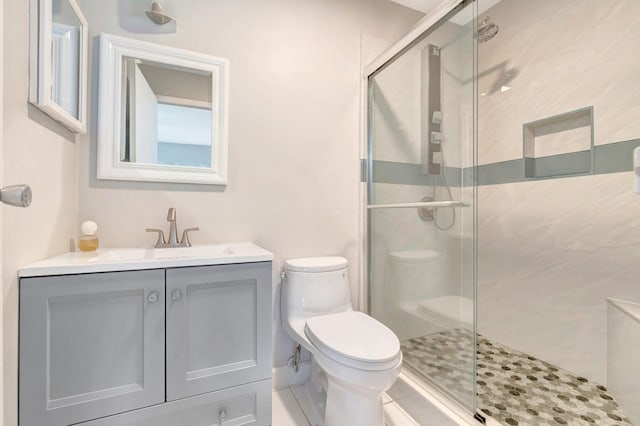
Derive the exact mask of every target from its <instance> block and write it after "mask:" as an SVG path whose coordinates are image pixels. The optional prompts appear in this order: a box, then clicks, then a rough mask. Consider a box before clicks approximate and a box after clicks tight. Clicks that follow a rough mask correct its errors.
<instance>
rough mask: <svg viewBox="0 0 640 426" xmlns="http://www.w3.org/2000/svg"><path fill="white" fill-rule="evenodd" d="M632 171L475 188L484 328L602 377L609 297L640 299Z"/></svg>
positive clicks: (639, 224)
mask: <svg viewBox="0 0 640 426" xmlns="http://www.w3.org/2000/svg"><path fill="white" fill-rule="evenodd" d="M632 180H633V173H632V172H625V173H615V174H607V175H595V176H583V177H575V178H565V179H551V180H542V181H530V182H522V183H515V184H505V185H490V186H480V187H479V188H478V198H479V201H478V203H479V217H478V239H479V244H478V250H479V252H478V330H479V332H480V333H481V334H483V335H485V336H486V337H488V338H490V339H493V340H496V341H498V342H500V343H503V344H505V345H507V346H511V347H513V348H515V349H518V350H521V351H524V352H526V353H529V354H531V355H534V356H536V357H539V358H541V359H543V360H545V361H548V362H551V363H554V364H556V365H558V366H560V367H563V368H565V369H568V370H570V371H573V372H575V373H577V374H579V375H583V376H585V377H588V378H591V379H594V380H596V381H598V382H600V383H602V384H605V383H606V364H607V360H606V345H607V343H606V298H607V297H615V298H619V299H624V300H629V301H635V302H640V288H638V285H637V282H638V276H640V264H639V263H638V256H639V255H640V221H639V220H638V218H639V217H640V197H639V196H638V195H636V194H634V193H633V190H632V189H633V185H632V182H633V181H632Z"/></svg>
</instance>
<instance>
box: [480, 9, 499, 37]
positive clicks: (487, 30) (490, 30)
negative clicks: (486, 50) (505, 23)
mask: <svg viewBox="0 0 640 426" xmlns="http://www.w3.org/2000/svg"><path fill="white" fill-rule="evenodd" d="M489 19H490V18H489V17H488V16H487V17H486V18H484V19H483V20H482V22H480V26H479V27H478V31H477V32H476V40H478V43H484V42H485V41H489V40H491V39H492V38H494V37H495V36H496V34H498V30H499V29H500V28H499V27H498V26H497V25H496V24H492V23H491V22H489Z"/></svg>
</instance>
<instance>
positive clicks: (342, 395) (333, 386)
mask: <svg viewBox="0 0 640 426" xmlns="http://www.w3.org/2000/svg"><path fill="white" fill-rule="evenodd" d="M345 425H349V426H384V414H383V409H382V392H379V391H373V390H367V391H363V389H361V388H359V389H355V388H353V387H351V386H349V385H348V384H345V383H344V382H340V381H337V380H333V379H332V378H329V388H328V389H327V405H326V410H325V418H324V426H345Z"/></svg>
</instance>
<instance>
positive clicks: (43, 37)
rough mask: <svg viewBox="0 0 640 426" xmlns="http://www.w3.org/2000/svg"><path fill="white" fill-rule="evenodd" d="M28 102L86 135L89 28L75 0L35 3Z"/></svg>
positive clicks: (71, 128)
mask: <svg viewBox="0 0 640 426" xmlns="http://www.w3.org/2000/svg"><path fill="white" fill-rule="evenodd" d="M31 32H32V37H31V40H32V41H31V60H30V64H31V65H30V67H31V72H30V75H31V77H30V90H29V98H30V99H29V100H30V101H31V102H32V103H33V104H34V105H36V106H37V107H38V108H40V109H42V110H43V111H44V112H46V113H47V114H49V115H50V116H51V117H52V118H53V119H55V120H57V121H59V122H60V123H61V124H63V125H64V126H65V127H67V128H68V129H69V130H71V131H73V132H76V133H86V128H87V126H86V104H87V89H86V87H87V83H86V82H87V46H88V45H87V40H88V36H87V34H88V26H87V21H86V20H85V18H84V16H83V15H82V12H81V11H80V8H79V6H78V4H77V3H76V2H75V0H32V2H31Z"/></svg>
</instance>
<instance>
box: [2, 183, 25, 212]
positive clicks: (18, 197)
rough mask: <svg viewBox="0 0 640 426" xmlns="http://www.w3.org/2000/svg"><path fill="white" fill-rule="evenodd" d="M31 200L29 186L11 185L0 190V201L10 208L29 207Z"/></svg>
mask: <svg viewBox="0 0 640 426" xmlns="http://www.w3.org/2000/svg"><path fill="white" fill-rule="evenodd" d="M31 199H32V194H31V188H30V187H29V185H11V186H5V187H4V188H2V189H0V201H2V202H3V203H5V204H9V205H10V206H15V207H29V205H30V204H31Z"/></svg>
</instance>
